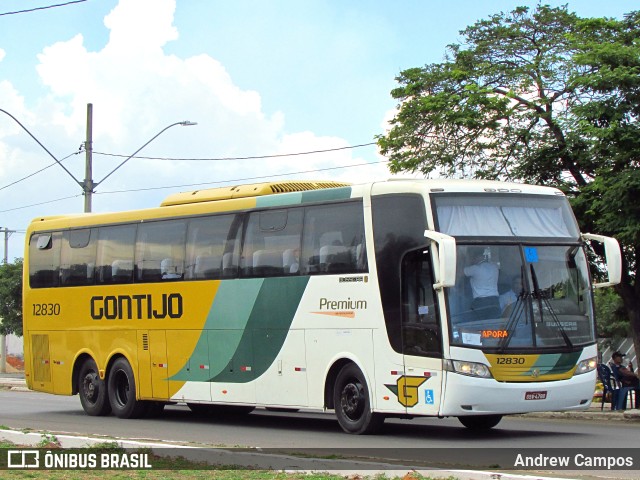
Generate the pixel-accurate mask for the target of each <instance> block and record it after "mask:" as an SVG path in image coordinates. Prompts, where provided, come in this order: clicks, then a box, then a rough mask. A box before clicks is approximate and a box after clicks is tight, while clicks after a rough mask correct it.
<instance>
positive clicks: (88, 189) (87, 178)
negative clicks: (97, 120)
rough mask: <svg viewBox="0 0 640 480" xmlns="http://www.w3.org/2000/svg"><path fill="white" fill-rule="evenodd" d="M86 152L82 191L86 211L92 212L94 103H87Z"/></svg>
mask: <svg viewBox="0 0 640 480" xmlns="http://www.w3.org/2000/svg"><path fill="white" fill-rule="evenodd" d="M84 151H85V153H86V160H85V168H84V182H83V183H82V191H83V193H84V211H85V213H89V212H91V198H92V194H93V187H94V185H93V158H92V154H93V104H92V103H87V140H86V142H85V143H84Z"/></svg>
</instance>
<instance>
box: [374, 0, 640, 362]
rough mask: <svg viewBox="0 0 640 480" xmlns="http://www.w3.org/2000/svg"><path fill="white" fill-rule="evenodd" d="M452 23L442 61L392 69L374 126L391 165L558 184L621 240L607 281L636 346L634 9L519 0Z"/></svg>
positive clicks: (580, 211) (639, 49) (638, 141)
mask: <svg viewBox="0 0 640 480" xmlns="http://www.w3.org/2000/svg"><path fill="white" fill-rule="evenodd" d="M460 34H461V37H462V39H463V40H462V42H461V43H460V44H456V45H450V46H449V47H448V49H447V56H446V57H445V61H444V62H442V63H437V64H431V65H426V66H425V67H422V68H411V69H408V70H405V71H403V72H401V74H400V76H399V77H398V78H397V80H398V82H399V85H400V86H399V87H398V88H396V89H394V90H393V91H392V95H393V97H394V98H396V99H397V100H398V101H399V105H398V111H397V114H396V116H395V118H394V119H393V120H392V121H391V129H390V130H389V132H388V133H387V134H386V135H381V136H379V137H378V145H379V146H380V148H381V151H382V153H383V154H385V155H387V156H388V157H389V159H390V165H391V167H390V168H391V170H392V171H394V172H399V171H410V172H415V171H420V172H422V173H424V174H427V175H428V174H431V173H439V174H441V175H443V176H447V177H474V178H487V179H498V180H513V181H521V182H527V183H536V184H543V185H552V186H556V187H558V188H560V189H561V190H563V191H564V192H565V193H567V195H568V196H569V198H570V199H571V201H572V203H573V206H574V210H575V212H576V216H577V218H578V221H579V223H580V226H581V229H582V230H583V231H589V232H591V233H600V234H604V235H609V236H614V237H616V238H617V239H618V241H619V242H620V243H621V246H622V250H623V254H624V255H623V256H624V265H623V278H622V283H621V284H620V285H619V286H617V287H616V292H617V293H618V294H619V295H620V298H622V301H623V302H624V307H625V309H626V313H627V316H628V317H629V318H630V320H631V326H632V328H631V331H632V333H633V336H634V340H635V344H636V350H638V351H640V284H639V283H638V282H637V281H636V279H637V278H638V274H639V273H640V271H639V270H638V269H639V268H640V266H639V262H638V256H639V255H640V202H638V198H640V121H639V119H640V12H632V13H629V14H627V15H626V16H625V18H624V19H622V20H618V19H610V18H580V17H578V16H576V15H575V14H574V13H571V12H569V11H568V9H567V7H566V6H563V7H557V8H552V7H549V6H546V5H538V6H537V7H536V8H535V10H533V9H532V10H530V9H529V8H528V7H518V8H516V9H515V10H513V11H512V12H509V13H500V14H497V15H493V16H491V17H490V18H489V19H487V20H480V21H478V22H476V23H475V24H474V25H471V26H469V27H467V28H466V29H465V30H463V31H461V32H460ZM594 274H596V275H597V274H598V272H596V271H594ZM614 323H615V322H614Z"/></svg>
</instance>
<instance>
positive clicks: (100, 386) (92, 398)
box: [78, 358, 111, 416]
mask: <svg viewBox="0 0 640 480" xmlns="http://www.w3.org/2000/svg"><path fill="white" fill-rule="evenodd" d="M78 393H79V394H80V403H81V404H82V408H83V409H84V411H85V412H86V413H87V414H88V415H92V416H104V415H109V414H110V413H111V405H110V404H109V397H108V395H107V383H106V382H105V381H104V380H102V379H100V375H99V374H98V366H97V365H96V362H95V361H94V360H93V359H92V358H89V359H88V360H85V362H84V363H83V364H82V367H80V371H79V372H78Z"/></svg>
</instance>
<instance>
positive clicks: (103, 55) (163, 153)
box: [0, 0, 639, 262]
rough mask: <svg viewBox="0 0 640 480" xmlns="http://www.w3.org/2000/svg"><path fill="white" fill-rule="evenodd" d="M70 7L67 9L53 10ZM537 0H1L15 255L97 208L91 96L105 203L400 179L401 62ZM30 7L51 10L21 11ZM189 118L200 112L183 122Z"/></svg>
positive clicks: (583, 3) (596, 8)
mask: <svg viewBox="0 0 640 480" xmlns="http://www.w3.org/2000/svg"><path fill="white" fill-rule="evenodd" d="M545 3H548V4H550V5H553V6H558V5H564V4H568V5H569V10H571V11H574V12H576V13H577V14H578V15H580V16H582V17H592V16H597V17H601V16H606V17H616V18H621V17H622V16H623V14H624V13H627V12H629V11H631V10H634V9H637V8H638V7H639V3H638V2H637V1H628V0H617V1H614V2H603V1H602V0H579V1H578V0H576V1H569V2H567V1H566V0H565V1H561V2H559V1H549V2H545ZM56 4H66V5H61V6H57V7H53V8H41V9H39V8H40V7H48V6H52V5H56ZM536 4H537V2H533V1H526V0H519V1H516V0H513V1H512V0H484V1H476V0H449V1H446V2H445V1H440V0H400V1H394V2H391V1H389V0H367V1H364V0H352V1H349V2H345V1H339V0H333V1H331V0H326V1H323V0H306V1H300V0H252V1H249V0H234V1H228V0H225V1H220V0H183V1H180V2H178V1H177V0H75V1H72V2H69V1H68V0H0V110H2V111H0V228H7V229H9V230H12V231H14V233H12V234H11V235H10V237H9V241H8V244H7V245H8V248H7V257H8V259H9V261H10V262H11V261H13V259H14V258H16V257H22V256H23V253H22V252H23V249H24V242H25V230H26V228H27V226H28V225H29V223H30V221H31V220H32V219H33V218H37V217H42V216H47V215H60V214H71V213H80V212H82V211H83V208H84V197H83V195H82V188H81V186H80V185H79V183H78V182H82V181H83V180H84V178H85V163H86V155H85V153H84V151H83V149H82V147H83V145H84V142H85V140H86V130H87V104H89V103H90V104H92V105H93V116H92V120H93V121H92V125H93V152H94V153H93V157H92V165H93V175H92V177H93V181H94V182H101V181H102V180H103V179H104V183H100V184H99V185H98V186H97V187H96V188H95V193H94V195H93V198H92V203H93V211H94V212H106V211H122V210H128V209H137V208H149V207H155V206H158V205H159V204H160V202H161V201H162V200H163V199H164V198H165V197H167V196H168V195H170V194H172V193H175V192H181V191H191V190H198V189H204V188H215V187H219V186H225V185H235V184H243V183H256V182H262V181H268V180H275V179H329V180H340V181H348V182H352V183H362V182H365V181H372V180H384V179H386V178H389V177H391V175H390V174H389V172H388V169H387V166H386V160H385V158H384V157H382V156H381V155H380V154H379V153H378V151H377V149H376V147H375V145H371V144H372V143H373V142H375V136H376V135H380V134H382V133H384V131H385V128H387V124H388V121H389V119H391V118H392V117H393V112H394V109H395V107H396V101H395V100H394V99H393V98H392V97H391V95H390V92H391V90H392V89H393V88H394V87H395V86H396V83H395V78H396V77H397V75H398V74H399V73H400V72H401V71H402V70H404V69H407V68H412V67H421V66H424V65H426V64H429V63H436V62H440V61H442V60H443V56H444V54H445V48H446V46H447V45H449V44H452V43H459V42H460V41H461V37H460V34H459V32H460V30H462V29H464V28H465V27H466V26H468V25H472V24H473V23H475V22H476V21H478V20H481V19H484V18H487V17H488V16H490V15H492V14H495V13H499V12H501V11H504V12H507V11H511V10H513V8H515V7H516V6H519V5H526V6H531V7H535V5H536ZM28 9H37V10H34V11H31V12H24V13H11V12H16V11H20V10H28ZM182 121H190V122H197V125H194V126H181V125H175V124H177V123H178V122H182ZM20 124H21V125H22V126H21V125H20ZM167 127H169V128H167ZM165 128H166V129H165ZM158 134H159V135H158ZM156 135H158V136H157V137H156ZM154 137H155V138H154ZM36 140H37V141H36ZM147 142H149V143H148V144H147ZM145 144H146V145H145ZM143 146H144V148H143V149H142V150H141V151H140V152H139V153H138V154H137V155H136V156H135V157H133V158H130V159H129V160H127V161H126V162H125V163H124V164H123V165H122V166H121V167H120V168H118V170H117V171H115V172H113V174H110V173H111V172H112V171H113V170H114V169H115V168H116V167H117V166H118V165H119V164H121V163H122V162H123V161H125V159H127V157H129V156H130V155H132V154H133V153H134V152H136V151H137V150H138V149H140V147H143ZM326 150H330V151H326ZM47 151H48V152H49V153H48V152H47ZM318 151H323V152H320V153H312V154H305V155H292V154H302V153H306V152H318ZM278 155H279V156H278ZM144 157H146V158H144ZM243 157H262V158H251V159H238V158H243ZM229 158H233V159H231V160H230V159H229ZM55 159H57V160H58V161H60V162H61V163H62V165H63V166H64V167H65V168H66V170H65V168H62V166H61V165H59V164H57V163H56V161H55ZM107 176H108V177H107ZM404 176H416V175H415V174H413V175H409V174H404ZM0 241H2V239H1V237H0Z"/></svg>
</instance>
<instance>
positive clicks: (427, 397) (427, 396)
mask: <svg viewBox="0 0 640 480" xmlns="http://www.w3.org/2000/svg"><path fill="white" fill-rule="evenodd" d="M424 403H426V404H427V405H433V404H434V403H435V399H434V397H433V390H425V391H424Z"/></svg>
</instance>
